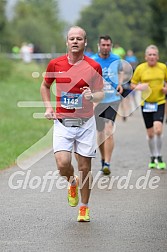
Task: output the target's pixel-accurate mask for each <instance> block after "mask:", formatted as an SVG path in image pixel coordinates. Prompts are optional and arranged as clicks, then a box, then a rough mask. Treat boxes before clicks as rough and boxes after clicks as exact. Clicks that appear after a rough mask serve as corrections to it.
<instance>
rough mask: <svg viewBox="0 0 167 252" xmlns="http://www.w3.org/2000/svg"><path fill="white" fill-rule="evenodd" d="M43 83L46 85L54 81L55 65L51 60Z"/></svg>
mask: <svg viewBox="0 0 167 252" xmlns="http://www.w3.org/2000/svg"><path fill="white" fill-rule="evenodd" d="M44 79H45V81H46V82H47V83H48V84H50V85H51V84H52V83H53V82H54V80H55V63H54V60H51V61H50V62H49V64H48V66H47V68H46V73H45V77H44Z"/></svg>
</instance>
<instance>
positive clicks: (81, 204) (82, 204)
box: [80, 202, 88, 207]
mask: <svg viewBox="0 0 167 252" xmlns="http://www.w3.org/2000/svg"><path fill="white" fill-rule="evenodd" d="M82 206H86V207H88V203H87V204H84V203H82V202H81V203H80V207H82Z"/></svg>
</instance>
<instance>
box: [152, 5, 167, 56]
mask: <svg viewBox="0 0 167 252" xmlns="http://www.w3.org/2000/svg"><path fill="white" fill-rule="evenodd" d="M150 8H151V17H152V22H151V23H150V36H151V38H152V40H153V42H154V43H155V44H156V45H157V46H158V47H159V49H160V50H162V51H163V54H167V50H166V47H167V1H166V0H151V2H150ZM164 59H165V60H166V57H165V58H164Z"/></svg>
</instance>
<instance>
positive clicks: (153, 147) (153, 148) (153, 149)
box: [147, 136, 158, 157]
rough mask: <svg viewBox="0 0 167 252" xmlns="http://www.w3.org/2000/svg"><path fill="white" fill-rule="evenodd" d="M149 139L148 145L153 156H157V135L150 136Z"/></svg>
mask: <svg viewBox="0 0 167 252" xmlns="http://www.w3.org/2000/svg"><path fill="white" fill-rule="evenodd" d="M147 140H148V146H149V149H150V153H151V156H152V157H153V156H154V157H157V155H158V151H157V146H156V144H155V136H154V137H152V138H150V137H148V138H147Z"/></svg>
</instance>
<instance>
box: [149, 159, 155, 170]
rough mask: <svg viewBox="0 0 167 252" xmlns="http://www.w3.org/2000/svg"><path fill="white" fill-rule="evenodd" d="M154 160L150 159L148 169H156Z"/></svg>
mask: <svg viewBox="0 0 167 252" xmlns="http://www.w3.org/2000/svg"><path fill="white" fill-rule="evenodd" d="M156 161H157V160H156V158H155V157H151V162H150V163H149V164H148V167H149V168H150V169H154V168H157V162H156Z"/></svg>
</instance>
